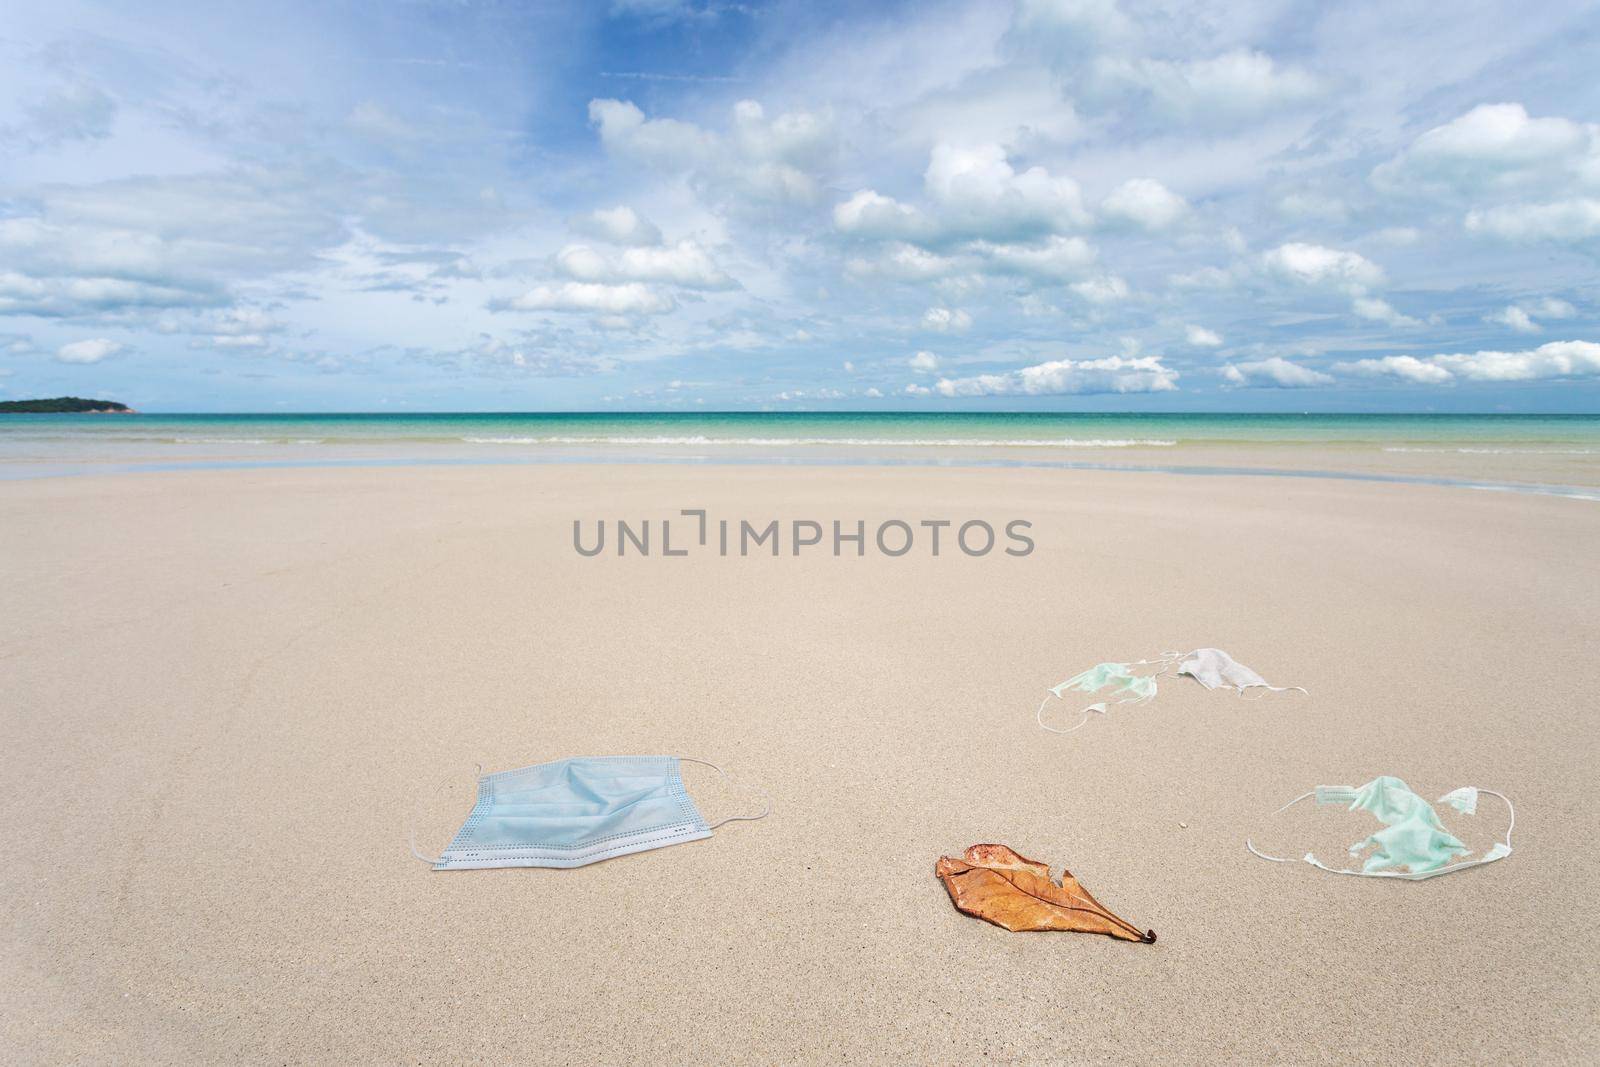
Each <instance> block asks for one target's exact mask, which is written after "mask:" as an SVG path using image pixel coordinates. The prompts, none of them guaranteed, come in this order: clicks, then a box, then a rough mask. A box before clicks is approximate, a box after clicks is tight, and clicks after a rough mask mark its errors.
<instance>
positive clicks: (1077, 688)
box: [1036, 660, 1160, 734]
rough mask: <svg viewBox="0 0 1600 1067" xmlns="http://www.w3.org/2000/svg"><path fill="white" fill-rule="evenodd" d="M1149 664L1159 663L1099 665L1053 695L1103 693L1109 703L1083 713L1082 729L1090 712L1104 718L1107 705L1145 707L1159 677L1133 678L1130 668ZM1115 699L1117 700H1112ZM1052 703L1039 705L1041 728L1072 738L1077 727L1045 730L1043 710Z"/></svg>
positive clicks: (1093, 705)
mask: <svg viewBox="0 0 1600 1067" xmlns="http://www.w3.org/2000/svg"><path fill="white" fill-rule="evenodd" d="M1150 662H1160V661H1150V660H1140V661H1139V662H1138V663H1097V664H1095V665H1094V666H1093V667H1090V668H1089V669H1088V670H1086V671H1084V672H1083V673H1082V674H1078V675H1074V676H1073V677H1071V678H1068V679H1067V680H1066V681H1064V682H1062V683H1061V684H1060V685H1058V686H1056V687H1054V688H1053V689H1051V690H1050V692H1051V693H1052V694H1053V695H1054V696H1056V697H1057V698H1060V697H1062V696H1063V694H1065V693H1067V692H1078V693H1099V692H1101V691H1102V690H1104V691H1105V695H1106V697H1107V698H1108V699H1106V700H1102V701H1100V702H1099V703H1096V704H1090V705H1089V706H1088V707H1086V708H1084V709H1083V720H1082V721H1081V722H1079V723H1078V726H1082V725H1083V724H1084V723H1086V722H1088V721H1089V713H1090V712H1091V711H1092V712H1096V713H1098V714H1101V715H1104V714H1105V712H1106V706H1107V704H1143V703H1144V702H1145V701H1147V700H1150V699H1152V698H1153V697H1154V696H1155V695H1156V677H1157V675H1155V674H1134V673H1132V671H1131V670H1130V669H1129V668H1131V667H1141V666H1144V665H1145V664H1146V663H1150ZM1112 697H1115V698H1116V699H1115V700H1112V699H1109V698H1112ZM1049 703H1050V698H1049V697H1045V699H1044V701H1043V702H1042V703H1041V704H1040V705H1039V712H1038V715H1037V716H1036V718H1037V719H1038V721H1039V725H1040V726H1044V728H1045V729H1046V730H1049V731H1050V732H1051V733H1057V734H1070V733H1071V732H1072V731H1073V730H1076V729H1077V728H1078V726H1072V727H1068V728H1067V729H1065V730H1063V729H1061V728H1059V727H1056V726H1046V725H1045V721H1044V709H1045V705H1046V704H1049Z"/></svg>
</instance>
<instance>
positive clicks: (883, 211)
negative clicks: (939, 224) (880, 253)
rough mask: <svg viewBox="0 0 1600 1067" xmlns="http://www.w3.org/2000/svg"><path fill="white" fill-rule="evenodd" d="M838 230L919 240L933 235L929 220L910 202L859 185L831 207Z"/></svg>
mask: <svg viewBox="0 0 1600 1067" xmlns="http://www.w3.org/2000/svg"><path fill="white" fill-rule="evenodd" d="M833 225H834V227H835V228H836V229H837V230H838V231H839V232H840V233H848V234H851V235H852V236H857V237H868V238H878V239H887V240H897V241H921V240H925V239H927V238H929V237H931V236H932V235H933V232H934V227H933V223H932V220H931V219H929V218H928V217H927V216H926V215H924V214H923V213H922V212H921V211H919V210H917V209H916V208H914V207H911V206H910V205H909V204H902V203H900V202H899V201H898V200H895V199H894V198H893V197H888V196H882V195H880V194H879V193H877V192H875V191H873V190H871V189H862V190H859V191H858V192H856V193H855V194H854V195H853V196H851V197H850V199H848V200H846V201H845V202H844V203H842V204H837V205H835V206H834V209H833Z"/></svg>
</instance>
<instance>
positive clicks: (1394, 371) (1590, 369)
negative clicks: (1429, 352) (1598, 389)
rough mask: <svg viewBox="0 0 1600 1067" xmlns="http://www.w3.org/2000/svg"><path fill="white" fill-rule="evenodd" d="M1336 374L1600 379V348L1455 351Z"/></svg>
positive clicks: (1565, 345)
mask: <svg viewBox="0 0 1600 1067" xmlns="http://www.w3.org/2000/svg"><path fill="white" fill-rule="evenodd" d="M1334 369H1335V370H1339V371H1343V372H1345V373H1349V374H1360V375H1366V376H1369V377H1376V376H1384V375H1387V376H1390V377H1396V378H1401V379H1403V380H1405V381H1408V382H1416V383H1421V384H1441V383H1444V382H1448V381H1450V380H1452V379H1454V378H1459V379H1464V380H1466V381H1475V382H1528V381H1551V380H1558V379H1593V378H1600V344H1596V343H1595V342H1592V341H1551V342H1550V343H1548V344H1543V345H1540V346H1539V347H1538V348H1534V349H1529V350H1526V351H1521V352H1497V351H1486V352H1470V353H1467V352H1458V353H1452V354H1448V355H1437V356H1428V357H1426V358H1424V359H1417V358H1416V357H1414V356H1385V357H1384V358H1382V359H1362V360H1356V361H1355V362H1353V363H1340V364H1336V365H1335V367H1334Z"/></svg>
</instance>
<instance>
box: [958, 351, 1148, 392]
mask: <svg viewBox="0 0 1600 1067" xmlns="http://www.w3.org/2000/svg"><path fill="white" fill-rule="evenodd" d="M933 388H934V391H935V392H937V393H938V394H939V395H940V396H946V397H980V396H1062V395H1078V394H1085V393H1160V392H1169V391H1171V390H1175V389H1177V388H1178V372H1177V371H1175V370H1172V369H1171V368H1169V367H1167V366H1166V365H1165V364H1163V363H1162V362H1161V357H1160V356H1107V357H1105V358H1103V359H1084V360H1072V359H1057V360H1052V361H1050V362H1048V363H1038V364H1035V365H1034V366H1031V367H1023V368H1021V369H1020V370H1013V371H1006V372H1005V373H1003V374H979V375H975V376H973V377H970V378H941V379H939V381H938V383H937V384H936V385H935V386H934V387H933Z"/></svg>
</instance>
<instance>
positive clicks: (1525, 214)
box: [1466, 197, 1600, 244]
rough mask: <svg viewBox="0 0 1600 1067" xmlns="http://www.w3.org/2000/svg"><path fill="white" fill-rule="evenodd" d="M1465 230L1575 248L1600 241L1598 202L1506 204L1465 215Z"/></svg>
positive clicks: (1596, 199)
mask: <svg viewBox="0 0 1600 1067" xmlns="http://www.w3.org/2000/svg"><path fill="white" fill-rule="evenodd" d="M1466 225H1467V230H1468V232H1471V233H1483V234H1488V235H1490V236H1491V237H1499V238H1501V239H1503V240H1506V241H1516V242H1533V241H1551V242H1554V243H1557V244H1577V243H1579V242H1582V241H1589V240H1593V239H1594V238H1596V237H1600V198H1595V197H1576V198H1573V199H1571V200H1556V201H1550V202H1548V203H1535V204H1505V205H1502V206H1500V207H1493V208H1487V209H1484V210H1473V211H1470V212H1468V213H1467V221H1466Z"/></svg>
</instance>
